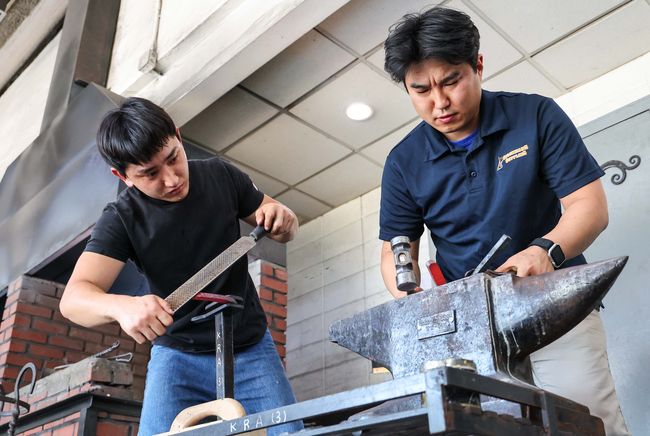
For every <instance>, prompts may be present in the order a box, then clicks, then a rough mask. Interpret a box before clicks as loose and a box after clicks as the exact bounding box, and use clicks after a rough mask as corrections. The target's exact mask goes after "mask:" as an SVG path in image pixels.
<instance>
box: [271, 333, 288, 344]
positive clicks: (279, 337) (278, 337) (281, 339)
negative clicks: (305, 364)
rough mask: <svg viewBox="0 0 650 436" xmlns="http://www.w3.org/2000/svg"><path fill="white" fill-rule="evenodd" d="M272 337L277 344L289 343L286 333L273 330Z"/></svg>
mask: <svg viewBox="0 0 650 436" xmlns="http://www.w3.org/2000/svg"><path fill="white" fill-rule="evenodd" d="M271 337H272V338H273V341H274V342H275V343H276V344H282V345H284V344H286V343H287V337H286V335H285V334H284V333H282V332H279V331H277V330H271Z"/></svg>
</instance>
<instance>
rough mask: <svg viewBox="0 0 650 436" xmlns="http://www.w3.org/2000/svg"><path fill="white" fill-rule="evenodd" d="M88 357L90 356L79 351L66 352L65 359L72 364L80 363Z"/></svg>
mask: <svg viewBox="0 0 650 436" xmlns="http://www.w3.org/2000/svg"><path fill="white" fill-rule="evenodd" d="M86 357H88V354H86V353H80V352H78V351H66V352H65V358H66V360H67V361H68V362H70V363H77V362H79V361H81V360H84V359H85V358H86Z"/></svg>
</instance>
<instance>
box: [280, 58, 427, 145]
mask: <svg viewBox="0 0 650 436" xmlns="http://www.w3.org/2000/svg"><path fill="white" fill-rule="evenodd" d="M354 102H364V103H366V104H368V105H370V106H371V107H372V108H373V110H374V114H373V115H372V117H371V118H369V119H368V120H365V121H353V120H351V119H349V118H348V117H347V116H346V115H345V109H346V108H347V106H348V105H349V104H350V103H354ZM291 112H292V113H294V114H296V115H297V116H299V117H300V118H302V119H304V120H305V121H307V122H309V123H311V124H313V125H314V126H316V127H318V128H320V129H322V130H323V131H325V132H327V133H329V134H330V135H332V136H334V137H335V138H338V139H340V140H341V141H343V142H344V143H346V144H350V145H351V146H353V147H355V148H359V147H362V146H364V145H366V144H368V143H370V142H372V141H373V140H375V139H376V138H379V137H381V136H382V135H385V134H386V133H387V132H389V131H390V130H392V129H394V128H396V127H397V126H399V125H400V124H403V123H405V122H406V121H408V120H410V119H412V118H413V117H415V116H416V113H415V110H414V109H413V107H412V105H411V101H410V99H409V98H408V95H407V94H406V92H405V91H403V90H400V88H399V87H398V86H395V84H393V83H392V82H391V81H390V80H388V79H387V78H385V77H383V76H381V75H380V74H378V73H376V72H375V71H373V70H372V69H370V68H369V67H367V66H366V65H363V64H357V65H356V66H354V67H353V68H352V69H350V70H349V71H346V72H345V73H344V74H342V75H341V76H340V77H337V78H336V79H335V80H333V81H332V82H330V83H328V84H327V85H326V86H324V87H323V88H321V89H319V90H318V91H316V92H315V93H314V94H312V95H310V96H309V97H308V98H306V99H305V100H303V101H302V102H300V103H299V104H297V105H296V106H295V107H294V108H292V109H291Z"/></svg>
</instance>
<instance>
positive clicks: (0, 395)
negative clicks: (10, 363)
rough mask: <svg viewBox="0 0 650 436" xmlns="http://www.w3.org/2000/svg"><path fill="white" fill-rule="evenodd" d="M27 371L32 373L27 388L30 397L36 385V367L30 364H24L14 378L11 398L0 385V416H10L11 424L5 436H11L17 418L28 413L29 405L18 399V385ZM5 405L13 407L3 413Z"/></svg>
mask: <svg viewBox="0 0 650 436" xmlns="http://www.w3.org/2000/svg"><path fill="white" fill-rule="evenodd" d="M27 371H31V373H32V381H31V382H30V383H29V388H28V392H29V394H30V395H31V394H32V393H33V392H34V386H35V384H36V366H35V365H34V364H33V363H32V362H29V363H26V364H25V365H24V366H23V367H22V368H20V372H19V373H18V377H16V383H15V385H14V396H13V397H10V396H7V395H5V392H4V389H3V388H2V386H1V385H0V416H11V422H9V427H8V430H7V434H8V435H10V436H13V435H14V433H15V431H16V426H17V425H18V418H19V417H20V415H21V413H22V414H25V413H29V403H28V402H26V401H23V400H21V399H20V385H21V383H22V381H23V377H24V376H25V374H26V373H27ZM5 403H10V404H13V405H14V407H13V408H12V409H11V410H10V411H7V412H5V411H4V406H5ZM21 408H22V410H21Z"/></svg>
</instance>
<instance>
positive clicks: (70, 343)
mask: <svg viewBox="0 0 650 436" xmlns="http://www.w3.org/2000/svg"><path fill="white" fill-rule="evenodd" d="M47 342H48V343H49V344H51V345H55V346H57V347H63V348H66V349H69V350H77V351H81V350H83V348H84V342H83V341H82V340H81V339H73V338H69V337H66V336H50V337H49V338H48V341H47Z"/></svg>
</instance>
